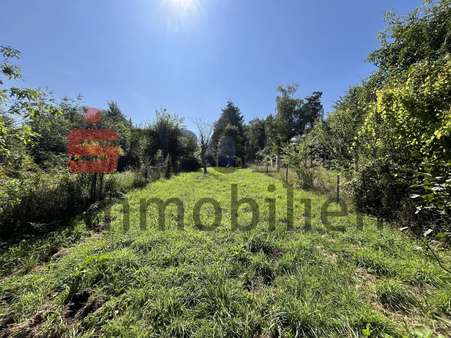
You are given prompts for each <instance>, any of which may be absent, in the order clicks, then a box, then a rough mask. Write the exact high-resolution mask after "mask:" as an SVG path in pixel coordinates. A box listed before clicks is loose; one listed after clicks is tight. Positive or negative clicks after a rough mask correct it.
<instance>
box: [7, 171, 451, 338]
mask: <svg viewBox="0 0 451 338" xmlns="http://www.w3.org/2000/svg"><path fill="white" fill-rule="evenodd" d="M231 184H237V186H238V197H239V198H243V197H252V198H253V199H255V201H256V202H257V204H258V205H259V209H260V210H259V211H260V221H259V223H258V225H257V227H256V228H255V229H252V230H251V231H231V221H230V215H231V209H230V198H231V192H230V186H231ZM269 185H274V187H275V191H274V192H271V191H268V186H269ZM151 197H159V198H162V199H163V200H164V199H167V198H171V197H179V198H180V199H181V200H182V201H183V203H184V206H185V218H184V219H185V227H184V229H183V230H179V229H178V228H177V219H176V217H175V215H176V209H175V208H174V207H168V209H167V214H166V221H167V222H166V225H165V230H164V231H161V230H158V226H157V225H158V217H157V213H156V211H155V209H152V208H150V209H149V213H148V216H147V221H148V227H147V230H146V231H142V230H140V227H139V221H140V217H139V205H140V200H141V199H143V198H146V199H148V198H151ZM204 197H212V198H214V199H216V200H217V201H218V202H219V204H220V206H221V209H222V220H221V225H220V226H219V227H218V228H217V229H215V230H214V231H199V230H198V229H197V228H195V227H194V222H193V217H192V214H193V212H192V210H193V207H194V205H195V203H196V202H197V201H198V200H199V199H201V198H204ZM267 198H275V199H276V228H275V230H274V231H271V232H270V231H268V215H269V208H268V203H267V200H266V199H267ZM302 198H304V199H305V198H310V199H311V200H312V217H313V221H312V230H311V231H308V232H306V231H303V230H302V226H303V213H304V211H305V210H304V204H303V203H301V202H300V201H301V199H302ZM127 199H128V202H129V204H130V210H131V213H130V229H129V231H128V232H124V230H123V225H122V214H121V209H122V205H121V204H120V203H117V204H116V205H114V206H113V208H112V216H113V222H112V225H111V231H104V232H103V233H100V234H92V235H91V236H90V237H86V235H87V234H88V233H86V232H85V231H84V230H82V229H81V227H82V224H81V223H79V224H78V225H77V226H76V229H79V230H77V233H80V234H81V235H80V236H81V237H80V238H78V239H76V240H78V241H81V242H79V243H78V244H76V241H75V240H74V238H72V237H70V236H69V234H64V232H62V233H60V234H55V235H54V237H53V238H58V240H55V239H53V240H51V239H49V241H47V242H46V241H45V240H43V241H42V242H41V244H40V245H39V247H35V246H30V247H28V249H29V252H28V253H26V252H24V249H25V247H24V246H23V245H24V244H22V247H21V246H20V245H19V246H18V247H17V248H19V249H18V251H15V250H13V249H11V250H10V251H9V252H8V253H7V254H8V255H9V258H10V259H9V260H8V259H6V258H5V257H3V259H2V261H5V262H11V261H12V259H14V255H17V257H20V259H22V260H27V259H28V260H29V261H28V263H27V264H26V266H27V268H26V269H19V270H16V271H15V270H14V268H12V267H11V266H10V267H9V268H8V270H7V271H9V272H11V271H12V272H14V271H15V272H14V273H13V274H10V275H9V276H4V277H3V279H2V280H1V284H0V294H1V295H2V296H1V302H0V318H3V319H2V320H3V322H5V321H6V320H9V322H10V324H9V326H7V327H9V329H10V332H9V333H10V334H11V333H14V332H18V330H19V331H20V329H21V328H22V329H23V327H24V326H25V327H27V326H28V327H30V326H32V325H31V323H30V320H32V319H33V318H36V316H37V315H38V314H39V316H40V318H41V317H42V320H41V322H40V323H39V324H36V325H35V326H32V327H31V328H30V330H32V332H33V333H36V334H37V333H40V334H42V335H44V336H45V335H49V334H50V333H52V332H53V333H55V334H58V335H61V334H66V335H73V336H92V335H103V336H111V337H117V336H141V337H145V336H197V337H207V336H239V337H253V336H278V335H281V336H287V337H292V336H293V337H294V336H296V335H298V336H312V337H313V336H321V337H322V336H359V335H360V336H361V335H362V332H363V331H362V330H366V331H365V332H369V331H371V332H372V334H373V335H374V336H378V335H382V334H389V335H391V336H401V335H402V334H408V333H409V332H410V330H411V329H412V330H413V328H414V326H427V327H429V328H431V330H435V332H436V333H442V334H443V333H444V332H446V330H447V329H449V327H447V325H449V324H448V322H447V321H446V319H445V318H446V316H447V315H448V316H449V311H450V305H449V304H450V296H449V295H450V278H449V275H447V274H446V272H444V271H443V270H442V269H441V268H440V267H439V266H438V264H437V262H436V261H434V260H433V259H431V258H430V257H429V256H427V255H426V254H425V253H424V252H423V251H421V250H418V243H416V242H415V241H414V240H412V239H410V238H409V237H408V236H407V235H405V234H403V233H401V232H399V231H397V230H396V229H393V228H390V227H388V226H385V227H384V228H382V229H378V228H377V227H376V225H375V221H374V220H372V219H370V218H367V217H365V218H364V229H363V231H361V230H359V229H357V228H356V227H355V215H352V214H350V215H348V216H346V217H342V218H336V219H333V220H332V224H333V225H342V226H344V227H345V228H346V231H344V232H336V231H332V230H330V229H328V228H326V227H324V225H322V224H321V221H320V217H319V216H320V215H319V209H320V206H321V205H322V203H323V202H324V201H325V198H323V197H321V196H319V195H315V194H312V193H307V192H304V191H301V190H296V191H295V192H294V207H295V212H294V220H295V222H294V229H293V231H289V232H287V231H286V223H287V216H286V189H285V187H284V186H283V183H282V182H281V181H280V180H276V179H274V178H271V177H268V176H266V175H264V174H257V173H253V172H251V171H250V170H238V171H236V172H232V173H223V172H220V171H216V170H214V169H209V174H208V175H203V174H201V173H200V172H196V173H185V174H180V175H179V176H176V177H174V178H172V179H170V180H167V181H165V180H160V181H157V182H154V183H151V184H150V185H148V186H147V187H145V188H143V189H141V190H135V191H133V192H130V193H128V194H127ZM250 214H251V210H250V208H248V207H247V206H245V205H243V206H242V207H241V208H240V209H239V222H240V224H242V225H245V224H246V223H248V222H249V220H250V219H251V217H250V216H251V215H250ZM213 219H214V215H213V210H211V209H208V208H207V207H205V211H204V212H203V214H202V220H203V221H204V222H205V223H206V224H207V223H208V222H212V221H213ZM45 246H49V247H52V246H53V247H54V248H53V249H52V250H51V251H52V252H54V251H58V250H60V248H61V247H66V250H67V252H65V254H64V255H61V256H60V257H51V256H50V258H48V257H47V256H45V257H47V258H46V259H43V260H41V259H40V258H39V257H40V256H39V253H40V252H42V251H40V250H41V249H42V247H45ZM20 248H22V249H20ZM20 250H22V251H20ZM48 250H50V249H45V250H44V251H45V252H47V251H48ZM35 252H36V253H37V256H36V255H34V253H35ZM5 255H6V254H5ZM35 256H36V257H35ZM28 257H34V258H33V259H32V258H28ZM441 257H442V259H443V260H447V259H448V260H449V257H446V256H444V255H442V256H441ZM81 292H85V293H88V294H89V302H94V304H97V305H96V306H91V308H90V309H91V310H90V311H88V310H79V312H77V313H78V314H77V315H75V316H74V317H70V316H69V317H68V315H67V311H68V307H69V304H70V303H71V302H72V301H73V299H74V295H77V294H80V293H81ZM95 302H96V303H95ZM86 307H87V305H85V308H86ZM83 311H85V312H83ZM404 322H406V323H407V325H406V324H404ZM5 327H6V326H5ZM368 328H369V330H368ZM14 330H16V331H14Z"/></svg>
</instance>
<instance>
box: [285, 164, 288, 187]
mask: <svg viewBox="0 0 451 338" xmlns="http://www.w3.org/2000/svg"><path fill="white" fill-rule="evenodd" d="M285 183H287V184H288V163H287V165H286V168H285Z"/></svg>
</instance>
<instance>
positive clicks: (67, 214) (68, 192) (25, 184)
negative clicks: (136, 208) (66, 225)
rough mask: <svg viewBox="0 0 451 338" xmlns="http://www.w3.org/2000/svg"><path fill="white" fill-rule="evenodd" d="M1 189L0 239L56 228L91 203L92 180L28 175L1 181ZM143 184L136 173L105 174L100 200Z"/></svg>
mask: <svg viewBox="0 0 451 338" xmlns="http://www.w3.org/2000/svg"><path fill="white" fill-rule="evenodd" d="M1 183H2V185H1V187H0V225H1V228H0V239H2V240H8V239H11V238H15V237H20V235H26V234H36V233H43V232H47V231H49V230H52V229H55V228H57V227H58V226H61V224H62V223H63V222H64V221H66V220H67V219H69V218H71V217H73V216H75V215H77V214H79V213H80V212H82V211H83V210H86V209H87V208H88V207H89V205H90V204H91V202H92V201H91V200H90V185H91V177H90V175H88V174H79V175H74V174H70V173H68V172H67V171H63V170H60V171H55V172H50V173H44V172H36V173H27V174H26V175H25V177H24V178H21V179H20V180H19V179H3V180H2V182H1ZM145 184H146V182H145V179H144V177H143V176H142V174H141V173H139V172H123V173H114V174H111V175H106V177H105V178H104V188H103V194H102V196H98V198H99V199H114V198H119V197H121V196H122V195H123V194H125V193H126V192H127V191H129V190H131V189H134V188H139V187H142V186H144V185H145Z"/></svg>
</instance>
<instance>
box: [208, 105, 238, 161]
mask: <svg viewBox="0 0 451 338" xmlns="http://www.w3.org/2000/svg"><path fill="white" fill-rule="evenodd" d="M232 129H233V132H232ZM226 131H228V132H227V135H226ZM232 135H233V136H232ZM224 137H226V138H227V137H229V138H231V139H230V140H225V138H224ZM221 140H222V141H223V144H225V143H227V144H228V145H229V146H227V147H226V148H227V149H228V151H231V149H232V148H233V149H234V152H235V153H234V155H233V156H234V157H236V158H239V159H240V163H244V160H245V142H246V135H245V126H244V119H243V116H242V115H241V112H240V109H239V108H238V107H237V106H236V105H235V104H234V103H233V102H232V101H228V102H227V104H226V106H225V107H224V109H223V110H222V114H221V116H220V117H219V119H218V120H217V121H216V123H215V125H214V130H213V134H212V138H211V143H212V149H213V152H214V154H215V155H216V158H217V159H218V158H219V157H221V156H222V154H221V153H220V149H219V148H220V147H219V146H220V142H221ZM232 142H233V143H234V144H233V147H232V145H231V143H232ZM223 149H224V148H223ZM230 155H231V154H229V153H228V154H227V155H226V156H230ZM218 165H219V163H218Z"/></svg>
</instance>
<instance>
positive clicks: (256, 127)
mask: <svg viewBox="0 0 451 338" xmlns="http://www.w3.org/2000/svg"><path fill="white" fill-rule="evenodd" d="M246 135H247V137H246V138H247V141H248V142H247V147H246V160H248V161H254V160H255V159H256V154H257V153H258V152H261V151H262V150H263V149H264V148H265V147H266V144H267V141H268V140H267V135H266V122H265V120H263V119H253V120H252V121H250V122H249V125H248V127H247V129H246Z"/></svg>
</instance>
